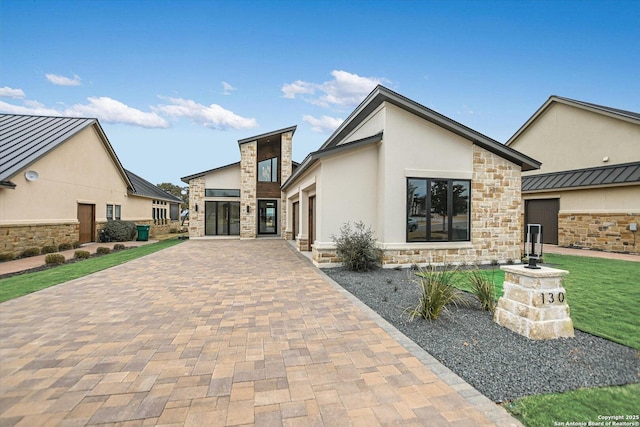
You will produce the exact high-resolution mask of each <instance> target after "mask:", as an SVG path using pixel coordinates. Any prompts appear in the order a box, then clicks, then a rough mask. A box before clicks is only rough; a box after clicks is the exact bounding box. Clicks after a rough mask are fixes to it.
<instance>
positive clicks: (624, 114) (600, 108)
mask: <svg viewBox="0 0 640 427" xmlns="http://www.w3.org/2000/svg"><path fill="white" fill-rule="evenodd" d="M555 103H559V104H564V105H569V106H572V107H576V108H581V109H583V110H587V111H591V112H593V113H597V114H603V115H605V116H609V117H613V118H616V119H619V120H624V121H627V122H631V123H634V124H637V125H640V113H634V112H633V111H626V110H620V109H617V108H611V107H605V106H604V105H598V104H591V103H589V102H584V101H578V100H575V99H570V98H564V97H562V96H557V95H551V96H550V97H549V99H547V101H546V102H545V103H544V104H542V106H541V107H540V108H538V110H537V111H536V112H535V113H533V115H532V116H531V117H529V120H527V121H526V122H525V123H524V124H523V125H522V126H521V127H520V129H518V130H517V131H516V133H514V134H513V136H512V137H511V138H509V140H508V141H507V146H511V145H512V144H513V143H514V142H515V140H516V139H518V137H519V136H520V135H521V134H522V133H523V132H525V131H526V130H527V129H528V128H529V127H530V126H531V125H532V124H533V123H534V122H535V121H536V120H537V119H538V118H539V117H540V116H541V115H542V114H543V113H544V112H545V111H546V110H548V109H549V108H550V107H551V106H552V105H553V104H555Z"/></svg>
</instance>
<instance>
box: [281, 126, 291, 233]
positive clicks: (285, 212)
mask: <svg viewBox="0 0 640 427" xmlns="http://www.w3.org/2000/svg"><path fill="white" fill-rule="evenodd" d="M292 141H293V132H287V133H283V134H282V136H281V143H280V155H281V159H280V185H282V184H284V183H285V182H286V181H287V179H289V177H290V176H291V174H292V173H293V158H292V154H293V153H292V149H293V147H292ZM290 209H291V203H287V195H286V194H285V192H284V191H282V192H281V197H280V218H281V224H280V229H281V230H282V237H283V238H284V239H285V240H291V238H292V236H293V232H292V231H291V230H292V229H291V228H289V224H290V221H289V220H288V219H287V217H288V216H289V215H291V213H290V211H289V210H290Z"/></svg>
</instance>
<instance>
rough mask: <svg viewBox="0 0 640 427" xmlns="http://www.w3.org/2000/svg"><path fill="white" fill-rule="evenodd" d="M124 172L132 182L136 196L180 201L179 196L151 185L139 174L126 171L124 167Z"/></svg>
mask: <svg viewBox="0 0 640 427" xmlns="http://www.w3.org/2000/svg"><path fill="white" fill-rule="evenodd" d="M125 172H126V173H127V176H128V177H129V180H130V181H131V184H133V194H135V195H136V196H143V197H150V198H153V199H160V200H165V201H169V202H176V203H182V199H181V198H179V197H177V196H174V195H173V194H170V193H167V192H166V191H164V190H163V189H162V188H160V187H158V186H156V185H153V184H152V183H150V182H149V181H147V180H146V179H144V178H141V177H140V176H138V175H136V174H135V173H133V172H131V171H128V170H126V169H125Z"/></svg>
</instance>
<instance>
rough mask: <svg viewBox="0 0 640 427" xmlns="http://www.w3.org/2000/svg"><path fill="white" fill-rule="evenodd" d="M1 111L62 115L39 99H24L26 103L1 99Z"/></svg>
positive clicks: (36, 114) (37, 114)
mask: <svg viewBox="0 0 640 427" xmlns="http://www.w3.org/2000/svg"><path fill="white" fill-rule="evenodd" d="M0 111H2V112H4V113H8V114H26V115H35V116H62V115H63V114H62V113H60V111H58V110H54V109H53V108H47V107H45V106H44V105H42V104H40V103H39V102H37V101H24V105H13V104H9V103H7V102H4V101H0Z"/></svg>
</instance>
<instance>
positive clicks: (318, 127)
mask: <svg viewBox="0 0 640 427" xmlns="http://www.w3.org/2000/svg"><path fill="white" fill-rule="evenodd" d="M302 120H303V121H305V122H307V123H309V124H310V125H311V130H312V131H314V132H318V133H331V132H333V131H334V130H336V129H337V128H338V126H340V125H341V124H342V122H343V121H344V120H343V119H339V118H336V117H329V116H322V117H320V118H319V119H318V118H315V117H313V116H310V115H308V114H305V115H304V116H302Z"/></svg>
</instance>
